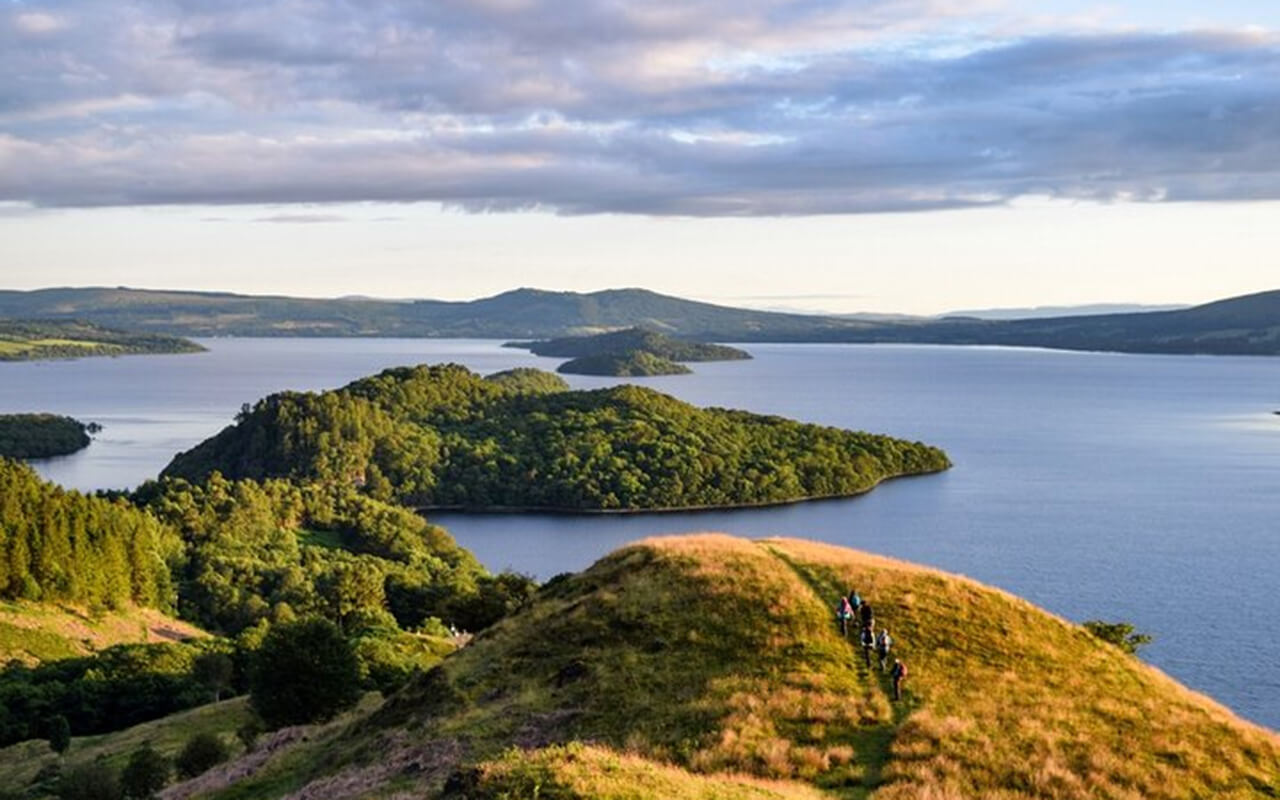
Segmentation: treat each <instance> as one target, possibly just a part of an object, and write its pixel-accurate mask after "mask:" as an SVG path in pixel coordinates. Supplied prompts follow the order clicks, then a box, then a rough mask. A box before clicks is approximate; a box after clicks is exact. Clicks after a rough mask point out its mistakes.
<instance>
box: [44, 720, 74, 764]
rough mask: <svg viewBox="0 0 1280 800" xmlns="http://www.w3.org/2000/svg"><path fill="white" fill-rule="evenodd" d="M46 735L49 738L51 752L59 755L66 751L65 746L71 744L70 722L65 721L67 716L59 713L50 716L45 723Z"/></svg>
mask: <svg viewBox="0 0 1280 800" xmlns="http://www.w3.org/2000/svg"><path fill="white" fill-rule="evenodd" d="M45 731H46V736H47V737H48V739H49V748H50V749H51V750H53V752H55V753H58V754H59V755H61V754H62V753H65V752H67V748H68V747H70V746H71V723H69V722H67V718H66V717H64V716H62V715H61V714H59V715H58V716H56V717H52V718H50V719H49V721H48V722H46V723H45Z"/></svg>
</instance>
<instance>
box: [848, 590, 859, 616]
mask: <svg viewBox="0 0 1280 800" xmlns="http://www.w3.org/2000/svg"><path fill="white" fill-rule="evenodd" d="M849 605H851V606H853V613H854V614H855V615H856V614H857V613H858V609H859V608H861V607H862V595H860V594H858V590H857V589H850V590H849Z"/></svg>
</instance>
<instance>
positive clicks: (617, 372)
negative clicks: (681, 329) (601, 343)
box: [556, 350, 693, 378]
mask: <svg viewBox="0 0 1280 800" xmlns="http://www.w3.org/2000/svg"><path fill="white" fill-rule="evenodd" d="M556 372H563V373H565V374H571V375H605V376H611V377H619V378H646V377H654V376H658V375H688V374H690V373H692V372H693V370H691V369H689V368H688V367H686V366H685V365H684V364H679V363H677V362H675V361H671V360H669V359H666V358H663V357H662V356H655V355H654V354H653V353H650V352H648V351H647V350H632V351H631V352H629V353H617V354H615V353H602V354H600V355H598V356H582V357H581V358H575V359H571V360H569V361H566V362H564V363H563V364H561V365H560V366H559V367H557V368H556Z"/></svg>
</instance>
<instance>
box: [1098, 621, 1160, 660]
mask: <svg viewBox="0 0 1280 800" xmlns="http://www.w3.org/2000/svg"><path fill="white" fill-rule="evenodd" d="M1084 627H1085V630H1087V631H1089V633H1092V634H1093V635H1094V636H1097V637H1098V638H1099V639H1101V640H1102V641H1104V642H1110V643H1111V644H1114V645H1115V646H1116V647H1119V648H1120V649H1121V650H1123V651H1125V652H1126V653H1130V654H1133V653H1137V652H1138V648H1140V647H1142V646H1143V645H1146V644H1150V643H1151V637H1150V636H1148V635H1147V634H1145V633H1135V632H1134V629H1133V625H1131V624H1129V623H1128V622H1103V621H1102V620H1100V619H1091V620H1089V621H1088V622H1086V623H1084Z"/></svg>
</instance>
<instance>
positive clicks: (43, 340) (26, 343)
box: [0, 319, 204, 361]
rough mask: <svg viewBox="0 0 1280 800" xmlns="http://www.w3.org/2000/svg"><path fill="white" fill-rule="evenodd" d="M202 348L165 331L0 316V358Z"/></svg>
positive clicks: (187, 350)
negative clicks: (146, 331) (148, 331)
mask: <svg viewBox="0 0 1280 800" xmlns="http://www.w3.org/2000/svg"><path fill="white" fill-rule="evenodd" d="M203 351H204V348H203V347H201V346H200V345H198V344H196V343H195V342H193V341H191V340H190V339H184V338H182V337H180V336H171V335H169V334H165V333H137V332H130V331H121V330H115V329H113V328H101V327H98V326H97V325H91V324H89V323H85V322H77V321H74V320H4V319H0V361H33V360H36V359H45V358H83V357H86V356H124V355H142V354H149V353H150V354H157V353H200V352H203Z"/></svg>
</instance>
